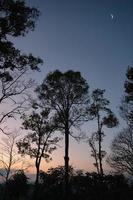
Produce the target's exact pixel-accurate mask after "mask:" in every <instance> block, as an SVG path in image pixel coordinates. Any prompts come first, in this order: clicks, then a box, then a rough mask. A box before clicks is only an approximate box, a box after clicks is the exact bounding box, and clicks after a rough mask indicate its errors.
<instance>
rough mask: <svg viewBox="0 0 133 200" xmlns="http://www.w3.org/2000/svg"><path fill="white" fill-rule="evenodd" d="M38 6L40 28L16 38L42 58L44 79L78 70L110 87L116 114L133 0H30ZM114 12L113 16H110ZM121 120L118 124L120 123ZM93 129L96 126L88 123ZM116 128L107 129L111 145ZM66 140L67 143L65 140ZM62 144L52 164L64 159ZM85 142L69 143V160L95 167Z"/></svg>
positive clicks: (132, 52) (130, 44) (131, 41)
mask: <svg viewBox="0 0 133 200" xmlns="http://www.w3.org/2000/svg"><path fill="white" fill-rule="evenodd" d="M26 2H27V3H28V4H29V5H31V6H35V7H37V8H38V9H39V10H40V11H41V16H40V18H39V21H38V22H37V27H36V30H35V31H34V32H32V33H29V34H28V36H27V37H25V38H18V39H15V40H14V41H15V44H16V46H17V47H19V48H20V49H21V50H22V51H24V52H28V53H29V52H32V53H33V54H34V55H36V56H40V57H41V58H42V59H44V65H43V67H42V72H41V73H40V74H36V76H35V78H36V80H37V81H38V82H39V83H41V81H42V80H43V78H44V77H45V76H46V74H47V73H48V72H50V71H53V70H55V69H60V70H62V71H65V70H69V69H72V70H78V71H81V73H82V75H83V77H84V78H85V79H86V80H87V81H88V83H89V85H90V91H91V90H92V89H94V88H101V89H106V97H107V98H108V99H109V100H110V101H111V108H112V110H113V111H114V112H115V113H116V114H118V107H119V104H120V98H121V97H122V95H123V91H124V90H123V84H124V80H125V73H126V69H127V66H128V65H131V64H132V60H133V1H132V0H26ZM111 15H113V18H112V17H111ZM121 126H122V125H120V127H121ZM84 129H85V130H86V132H88V135H89V133H91V130H92V129H93V126H92V125H90V123H89V125H88V127H87V126H85V127H84ZM116 133H117V130H116V129H112V130H108V131H107V134H106V135H107V136H106V138H105V141H104V146H105V147H106V149H107V150H108V148H109V145H110V142H111V140H112V138H113V137H114V135H116ZM62 146H63V144H62ZM63 154H64V149H63V148H61V149H59V150H58V151H57V152H55V153H54V156H53V159H54V160H53V162H51V163H49V164H48V167H50V166H52V165H54V164H55V165H58V164H63V162H64V161H63ZM89 157H90V154H89V150H88V146H87V144H86V143H83V142H81V143H80V144H77V143H76V142H75V141H74V140H71V143H70V164H73V165H74V166H75V167H77V168H83V169H86V170H88V169H91V168H92V161H91V160H90V159H89Z"/></svg>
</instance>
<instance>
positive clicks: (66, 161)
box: [64, 126, 69, 200]
mask: <svg viewBox="0 0 133 200" xmlns="http://www.w3.org/2000/svg"><path fill="white" fill-rule="evenodd" d="M68 151H69V129H68V126H67V127H66V129H65V157H64V160H65V200H68V192H69V188H68V185H69V153H68Z"/></svg>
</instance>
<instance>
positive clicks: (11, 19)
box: [0, 0, 42, 132]
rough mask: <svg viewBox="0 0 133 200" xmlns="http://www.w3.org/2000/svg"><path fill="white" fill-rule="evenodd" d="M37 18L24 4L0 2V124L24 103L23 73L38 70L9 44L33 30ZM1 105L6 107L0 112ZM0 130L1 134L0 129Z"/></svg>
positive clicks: (25, 82)
mask: <svg viewBox="0 0 133 200" xmlns="http://www.w3.org/2000/svg"><path fill="white" fill-rule="evenodd" d="M38 16H39V11H38V10H37V9H35V8H30V7H29V6H27V5H26V4H25V2H24V1H19V0H18V1H16V0H2V1H0V109H1V113H0V123H2V122H4V120H6V119H7V118H10V117H14V114H18V113H20V110H21V108H22V104H23V103H24V102H26V100H27V93H26V90H28V89H29V88H30V87H31V86H32V85H33V82H32V81H31V80H27V78H26V75H27V72H28V71H29V70H32V71H35V70H39V66H38V65H39V64H41V63H42V60H41V59H40V58H37V57H34V56H33V55H32V54H29V55H26V54H24V53H21V51H20V50H19V49H17V48H15V46H14V44H13V42H12V38H17V37H21V36H25V35H26V34H27V33H28V32H29V31H30V30H34V27H35V22H36V20H37V18H38ZM19 95H21V98H18V96H19ZM3 103H7V105H8V106H7V107H6V108H5V107H4V108H3ZM9 105H10V106H9ZM0 129H1V131H2V132H4V130H3V128H2V127H0Z"/></svg>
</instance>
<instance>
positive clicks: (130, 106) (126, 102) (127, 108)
mask: <svg viewBox="0 0 133 200" xmlns="http://www.w3.org/2000/svg"><path fill="white" fill-rule="evenodd" d="M126 78H127V79H126V81H125V84H124V90H125V94H124V98H123V99H122V105H121V106H120V111H121V114H122V117H123V118H124V120H125V121H126V122H127V125H128V126H133V67H128V69H127V73H126Z"/></svg>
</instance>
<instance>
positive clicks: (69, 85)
mask: <svg viewBox="0 0 133 200" xmlns="http://www.w3.org/2000/svg"><path fill="white" fill-rule="evenodd" d="M36 91H37V93H38V96H39V99H40V104H42V106H45V104H46V105H48V106H49V107H50V109H51V110H52V111H53V113H54V114H55V115H56V122H57V123H56V124H57V127H58V128H59V130H60V131H61V132H62V133H64V135H65V157H64V159H65V193H66V194H65V195H66V199H67V195H68V181H69V176H68V169H69V136H70V135H71V136H73V137H75V136H74V135H73V132H72V128H77V127H79V125H80V124H81V123H82V122H83V121H84V117H85V112H86V106H87V103H88V84H87V82H86V81H85V79H84V78H83V77H82V76H81V74H80V72H74V71H67V72H64V73H62V72H60V71H58V70H56V71H54V72H52V73H49V74H48V75H47V77H46V78H45V79H44V81H43V83H42V84H41V85H40V86H39V87H38V88H37V90H36Z"/></svg>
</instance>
